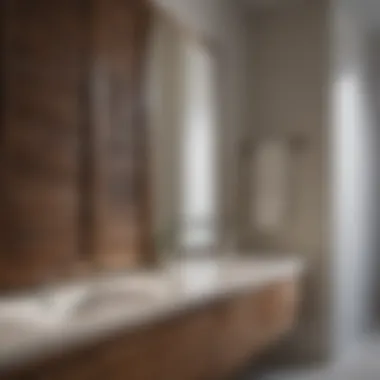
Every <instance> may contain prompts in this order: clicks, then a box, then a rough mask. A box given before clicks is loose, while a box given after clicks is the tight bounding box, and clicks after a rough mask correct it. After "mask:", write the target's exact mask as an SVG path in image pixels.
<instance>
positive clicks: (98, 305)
mask: <svg viewBox="0 0 380 380" xmlns="http://www.w3.org/2000/svg"><path fill="white" fill-rule="evenodd" d="M157 301H158V298H157V297H156V295H154V294H151V293H148V292H144V291H136V290H134V289H131V290H128V289H114V290H112V289H106V290H104V289H101V290H98V291H95V292H92V293H90V294H88V295H87V296H86V297H85V298H84V299H83V300H82V301H81V302H80V303H78V304H77V306H76V307H75V309H74V310H73V313H72V315H71V317H72V318H86V317H97V316H98V317H99V316H101V315H106V314H107V315H109V314H110V313H114V312H118V311H122V310H125V311H128V312H133V311H137V310H141V309H142V308H146V307H147V306H148V307H149V306H150V305H152V304H153V303H155V302H157Z"/></svg>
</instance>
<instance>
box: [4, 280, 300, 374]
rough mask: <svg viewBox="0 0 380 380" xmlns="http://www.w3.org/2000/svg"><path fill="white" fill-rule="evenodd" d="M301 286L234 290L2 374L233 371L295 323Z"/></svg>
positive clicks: (199, 372)
mask: <svg viewBox="0 0 380 380" xmlns="http://www.w3.org/2000/svg"><path fill="white" fill-rule="evenodd" d="M298 292H299V287H298V284H297V282H296V281H286V282H280V283H277V284H274V285H272V286H268V287H264V288H263V289H261V290H257V291H252V292H246V293H245V294H236V295H235V296H232V297H229V298H226V299H224V300H219V301H218V302H216V303H214V304H209V305H206V306H203V307H200V308H198V309H196V310H192V311H188V312H186V313H185V314H183V315H178V316H175V317H172V319H171V320H167V321H164V322H160V323H157V324H155V325H150V326H147V327H145V328H141V329H140V330H135V331H134V332H132V333H126V332H124V333H123V332H122V331H120V332H119V333H118V334H115V335H114V336H113V337H110V338H109V339H108V340H107V341H104V342H102V343H98V344H96V345H95V344H94V345H93V346H92V347H88V348H84V349H81V350H77V351H76V352H71V353H68V354H66V355H61V356H60V357H58V358H55V359H54V358H51V359H46V360H45V361H44V362H42V363H39V364H35V365H34V366H33V367H29V368H28V369H24V370H23V369H21V370H20V371H19V372H14V373H12V374H8V376H5V374H4V376H3V377H1V378H2V379H4V380H25V379H27V380H105V379H112V380H125V379H128V380H153V379H154V380H221V379H227V378H230V377H231V378H234V377H233V376H234V374H236V373H237V372H239V371H240V370H241V369H242V368H244V366H245V365H246V364H248V363H249V362H250V361H251V360H252V359H255V358H257V356H258V355H259V354H261V353H262V352H263V351H264V350H266V349H267V348H268V347H269V346H270V345H271V344H274V343H275V342H277V340H279V339H280V338H281V337H282V335H284V334H285V333H288V332H289V330H290V329H291V328H292V327H293V326H294V324H295V323H296V314H297V313H296V312H297V309H298Z"/></svg>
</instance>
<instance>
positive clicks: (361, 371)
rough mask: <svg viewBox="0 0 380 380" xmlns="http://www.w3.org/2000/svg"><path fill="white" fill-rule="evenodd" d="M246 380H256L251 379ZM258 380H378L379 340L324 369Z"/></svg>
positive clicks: (379, 372)
mask: <svg viewBox="0 0 380 380" xmlns="http://www.w3.org/2000/svg"><path fill="white" fill-rule="evenodd" d="M247 380H258V379H257V377H256V376H255V377H251V379H249V377H248V379H247ZM259 380H380V338H376V340H372V341H371V342H368V343H366V344H365V345H363V347H361V348H360V349H359V350H357V351H356V352H355V354H353V355H351V356H350V358H347V359H346V360H345V361H343V362H341V363H339V364H335V365H330V366H329V367H326V368H317V369H309V370H307V371H306V370H305V371H294V372H291V373H281V374H280V373H273V374H268V375H264V376H261V377H260V378H259Z"/></svg>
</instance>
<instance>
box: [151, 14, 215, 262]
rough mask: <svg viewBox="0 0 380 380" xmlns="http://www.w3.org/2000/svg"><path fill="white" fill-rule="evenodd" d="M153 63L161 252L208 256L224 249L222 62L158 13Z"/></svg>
mask: <svg viewBox="0 0 380 380" xmlns="http://www.w3.org/2000/svg"><path fill="white" fill-rule="evenodd" d="M149 62H150V68H149V73H150V75H149V81H148V84H149V91H148V94H149V98H150V99H149V105H150V106H149V115H150V118H149V120H150V127H151V131H152V133H151V138H152V140H151V146H152V152H153V153H152V154H153V159H152V162H153V167H152V176H153V189H154V191H153V194H154V195H153V198H154V201H153V204H154V207H153V208H154V226H155V228H154V230H155V236H156V239H155V240H156V249H157V251H158V252H159V253H161V254H170V255H171V254H173V255H176V254H189V255H191V254H199V253H205V252H207V253H209V252H210V251H213V250H214V248H215V247H216V245H217V243H218V219H219V218H218V214H219V212H218V209H219V197H218V193H217V188H218V186H217V182H218V178H217V173H218V168H217V163H218V159H217V157H218V152H219V149H218V135H217V120H218V112H217V109H218V108H217V102H216V98H217V89H216V85H217V84H216V77H217V63H216V57H215V55H214V53H213V51H212V49H211V48H210V46H209V45H208V44H207V43H205V42H204V41H203V40H202V39H200V38H198V37H197V36H196V35H195V34H194V33H192V32H190V31H189V30H188V29H187V28H185V27H182V26H180V25H179V24H178V23H177V22H175V21H174V20H173V19H172V18H171V17H169V16H168V15H166V14H165V13H163V12H160V11H158V12H156V16H155V21H154V27H153V33H152V38H151V49H150V60H149Z"/></svg>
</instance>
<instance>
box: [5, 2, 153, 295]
mask: <svg viewBox="0 0 380 380" xmlns="http://www.w3.org/2000/svg"><path fill="white" fill-rule="evenodd" d="M0 6H1V11H2V12H1V41H0V42H1V43H0V48H1V56H2V60H1V72H0V74H1V108H0V111H1V129H0V132H1V135H0V185H1V186H0V209H1V213H0V290H6V289H13V290H14V289H16V288H25V287H28V286H33V285H40V284H45V283H50V282H54V281H57V280H58V279H64V278H67V277H70V276H72V275H73V274H75V273H77V274H80V273H81V270H82V269H81V268H84V269H85V271H86V272H87V273H88V272H90V273H91V272H94V271H97V272H98V271H110V270H120V269H123V268H131V267H135V266H139V265H142V264H143V263H145V262H146V261H148V260H147V259H148V258H149V257H154V252H153V250H152V244H151V239H152V236H151V235H152V234H151V232H150V228H151V227H150V224H151V222H150V207H149V202H150V196H149V191H150V186H149V180H148V176H149V168H148V166H149V149H148V147H147V145H146V144H147V142H146V140H147V133H148V131H147V126H146V125H145V122H144V120H145V99H146V96H145V94H144V92H143V89H144V76H145V64H146V62H145V61H146V57H145V50H146V45H147V44H146V40H147V38H148V33H149V25H150V6H149V5H148V4H147V3H146V2H145V1H143V0H135V1H128V0H67V1H66V0H65V1H50V0H4V1H2V2H1V5H0Z"/></svg>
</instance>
